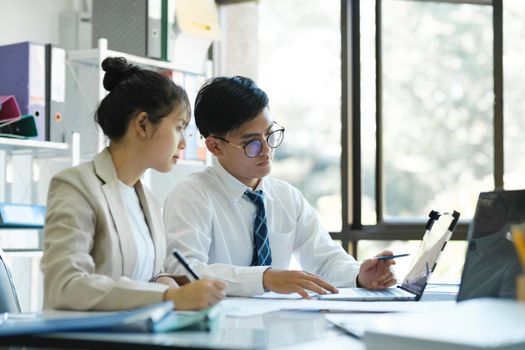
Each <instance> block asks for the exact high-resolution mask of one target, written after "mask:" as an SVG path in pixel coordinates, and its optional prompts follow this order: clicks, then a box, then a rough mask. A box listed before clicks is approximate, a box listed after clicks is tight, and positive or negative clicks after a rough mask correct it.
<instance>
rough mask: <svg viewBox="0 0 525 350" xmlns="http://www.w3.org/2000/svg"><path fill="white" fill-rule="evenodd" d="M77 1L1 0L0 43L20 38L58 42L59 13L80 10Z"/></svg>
mask: <svg viewBox="0 0 525 350" xmlns="http://www.w3.org/2000/svg"><path fill="white" fill-rule="evenodd" d="M88 4H89V2H85V1H80V0H0V45H5V44H11V43H15V42H20V41H38V42H49V43H53V44H58V43H59V15H60V13H61V12H63V11H76V10H80V9H83V8H84V7H85V6H87V5H88Z"/></svg>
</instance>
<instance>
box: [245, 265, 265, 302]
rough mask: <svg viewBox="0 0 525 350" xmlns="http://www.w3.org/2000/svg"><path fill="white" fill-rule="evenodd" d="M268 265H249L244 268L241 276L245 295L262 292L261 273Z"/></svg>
mask: <svg viewBox="0 0 525 350" xmlns="http://www.w3.org/2000/svg"><path fill="white" fill-rule="evenodd" d="M269 268H270V266H250V267H248V268H246V270H245V272H244V273H243V276H242V285H243V289H244V292H245V293H246V294H247V295H258V294H263V293H264V286H263V274H264V272H265V271H266V270H268V269H269Z"/></svg>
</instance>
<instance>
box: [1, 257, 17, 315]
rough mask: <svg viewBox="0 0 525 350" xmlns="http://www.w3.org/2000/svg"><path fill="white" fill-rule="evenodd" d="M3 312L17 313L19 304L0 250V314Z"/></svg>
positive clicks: (11, 278) (13, 284) (11, 277)
mask: <svg viewBox="0 0 525 350" xmlns="http://www.w3.org/2000/svg"><path fill="white" fill-rule="evenodd" d="M3 312H12V313H19V312H20V304H19V303H18V296H17V295H16V289H15V283H14V281H13V276H12V275H11V271H9V267H8V266H7V264H6V260H5V255H4V251H3V250H2V248H0V313H3Z"/></svg>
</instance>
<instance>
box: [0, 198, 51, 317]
mask: <svg viewBox="0 0 525 350" xmlns="http://www.w3.org/2000/svg"><path fill="white" fill-rule="evenodd" d="M45 216H46V208H45V207H43V206H41V205H29V204H18V203H5V202H4V203H0V227H20V228H26V227H27V228H42V227H44V221H45ZM0 326H1V324H0Z"/></svg>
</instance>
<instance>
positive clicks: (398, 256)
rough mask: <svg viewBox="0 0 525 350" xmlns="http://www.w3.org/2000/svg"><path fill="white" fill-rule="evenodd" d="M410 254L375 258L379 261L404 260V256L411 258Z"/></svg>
mask: <svg viewBox="0 0 525 350" xmlns="http://www.w3.org/2000/svg"><path fill="white" fill-rule="evenodd" d="M409 255H410V254H398V255H380V256H376V257H375V258H376V259H377V260H390V259H395V258H402V257H404V256H409Z"/></svg>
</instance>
